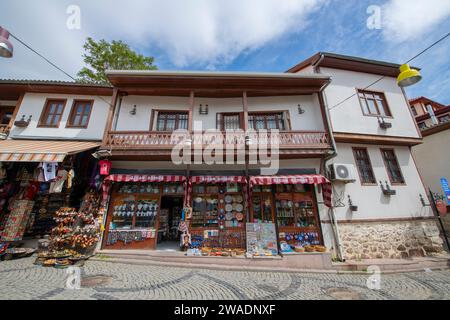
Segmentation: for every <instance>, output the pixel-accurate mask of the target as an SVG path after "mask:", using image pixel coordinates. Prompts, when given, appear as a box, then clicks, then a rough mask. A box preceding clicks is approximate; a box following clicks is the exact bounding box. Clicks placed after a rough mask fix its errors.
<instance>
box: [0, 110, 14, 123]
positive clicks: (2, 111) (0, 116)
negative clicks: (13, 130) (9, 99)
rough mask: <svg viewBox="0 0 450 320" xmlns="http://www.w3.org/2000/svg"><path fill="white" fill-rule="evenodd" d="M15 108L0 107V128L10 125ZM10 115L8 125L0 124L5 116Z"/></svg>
mask: <svg viewBox="0 0 450 320" xmlns="http://www.w3.org/2000/svg"><path fill="white" fill-rule="evenodd" d="M14 108H15V106H0V126H8V125H9V124H10V123H11V119H12V116H13V115H14ZM8 113H11V118H10V119H9V121H8V123H4V124H1V122H2V121H3V118H5V116H6V114H8Z"/></svg>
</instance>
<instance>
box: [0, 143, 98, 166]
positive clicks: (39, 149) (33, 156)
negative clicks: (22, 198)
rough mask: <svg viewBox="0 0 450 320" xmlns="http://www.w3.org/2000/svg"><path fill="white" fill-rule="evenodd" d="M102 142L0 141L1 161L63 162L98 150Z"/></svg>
mask: <svg viewBox="0 0 450 320" xmlns="http://www.w3.org/2000/svg"><path fill="white" fill-rule="evenodd" d="M98 146H100V142H91V141H54V140H53V141H49V140H3V141H0V161H10V162H62V161H63V160H64V158H65V157H66V156H68V155H72V154H76V153H79V152H83V151H86V150H89V149H93V148H97V147H98Z"/></svg>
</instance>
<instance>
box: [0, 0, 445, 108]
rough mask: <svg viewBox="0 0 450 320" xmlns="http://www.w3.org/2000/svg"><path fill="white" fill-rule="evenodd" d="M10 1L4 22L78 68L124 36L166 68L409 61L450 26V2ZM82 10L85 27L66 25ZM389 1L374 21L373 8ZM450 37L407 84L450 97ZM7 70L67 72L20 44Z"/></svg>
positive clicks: (49, 75) (2, 72) (1, 14)
mask: <svg viewBox="0 0 450 320" xmlns="http://www.w3.org/2000/svg"><path fill="white" fill-rule="evenodd" d="M112 3H113V2H112V1H108V0H96V1H87V0H78V1H69V0H41V1H32V0H22V1H17V0H3V1H2V10H1V11H0V25H2V26H4V27H6V28H7V29H9V30H10V31H11V33H13V34H15V35H16V36H19V37H20V38H21V39H22V40H24V41H25V42H27V43H29V44H30V45H31V46H32V47H33V48H35V49H36V50H38V51H39V52H41V53H43V54H44V55H45V56H46V57H48V58H49V59H51V60H52V61H54V62H55V63H57V64H58V65H59V66H61V67H62V68H63V69H64V70H66V71H67V72H69V73H70V74H76V72H77V71H78V70H79V69H80V68H81V67H82V66H83V61H82V58H81V54H82V44H83V41H84V39H85V38H86V37H87V36H92V37H94V38H95V39H101V38H105V39H108V40H112V39H121V40H123V41H125V42H127V43H129V44H130V45H131V46H132V47H133V49H135V50H137V51H138V52H140V53H143V54H148V55H153V56H154V57H155V61H156V64H157V65H158V67H159V68H160V69H165V70H169V69H170V70H176V69H184V70H242V71H274V72H280V71H285V70H286V69H288V68H289V67H291V66H293V65H295V64H296V63H298V62H299V61H301V60H303V59H305V58H307V57H309V56H311V55H313V54H314V53H316V52H317V51H329V52H335V53H340V54H348V55H354V56H361V57H365V58H371V59H378V60H385V61H391V62H396V63H402V62H403V61H405V60H408V59H409V58H411V57H412V56H414V55H415V54H416V53H418V52H419V51H421V50H422V49H423V48H425V47H426V46H428V45H429V44H431V43H433V42H434V41H435V40H437V39H438V38H440V37H441V36H443V35H445V34H447V33H448V32H450V1H448V0H409V1H406V0H382V1H381V0H380V1H374V0H372V1H365V0H359V1H356V0H355V1H342V0H304V1H302V0H282V1H280V0H240V1H238V0H228V1H220V0H195V1H194V0H191V1H186V0H183V1H178V0H166V1H157V0H147V1H144V0H129V1H128V2H127V5H126V8H123V7H120V6H114V5H111V4H112ZM73 4H75V5H77V6H78V8H79V9H80V20H79V21H80V23H81V24H80V28H75V29H70V28H67V26H66V23H67V20H68V19H69V18H70V17H71V16H72V13H73V11H71V10H70V5H73ZM371 5H375V6H379V8H380V18H381V20H380V22H381V24H380V27H381V28H380V29H369V28H368V27H367V19H368V18H369V17H370V14H368V13H367V8H368V7H369V6H371ZM449 52H450V38H447V40H445V41H444V42H442V43H441V44H439V45H438V46H436V47H434V48H433V49H432V50H430V51H429V52H427V53H425V54H424V55H423V56H421V57H420V58H418V59H416V60H414V62H413V63H412V64H413V65H416V66H418V67H421V68H422V75H423V77H424V79H423V80H422V82H420V83H419V84H417V85H415V86H414V87H410V88H408V89H407V93H408V96H409V97H415V96H420V95H424V96H428V97H430V98H432V99H435V100H437V101H439V102H442V103H444V104H450V90H448V89H449V87H450V54H449ZM0 78H22V79H60V80H68V79H67V78H66V77H65V76H64V75H63V74H61V73H59V72H58V71H56V70H54V69H52V67H51V66H49V65H48V64H46V63H45V62H43V61H41V60H40V59H39V58H38V57H36V56H33V54H32V53H31V52H30V51H28V50H27V49H25V48H24V47H23V46H21V45H20V44H18V43H15V57H14V58H13V59H1V60H0Z"/></svg>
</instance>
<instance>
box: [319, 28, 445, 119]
mask: <svg viewBox="0 0 450 320" xmlns="http://www.w3.org/2000/svg"><path fill="white" fill-rule="evenodd" d="M449 36H450V32H449V33H447V34H446V35H445V36H443V37H442V38H440V39H439V40H437V41H435V42H434V43H432V44H431V45H429V46H428V47H426V48H425V49H423V50H422V51H420V52H419V53H418V54H416V55H415V56H413V57H412V58H411V59H409V60H408V61H406V62H405V63H410V62H411V61H413V60H414V59H416V58H417V57H419V56H420V55H422V54H424V53H425V52H426V51H428V50H430V49H431V48H432V47H434V46H435V45H437V44H438V43H440V42H441V41H443V40H444V39H446V38H448V37H449ZM384 78H386V76H381V77H380V78H378V79H377V80H375V81H374V82H372V83H371V84H369V85H368V86H366V87H364V88H363V90H366V89H368V88H370V87H371V86H373V85H374V84H376V83H378V82H380V81H381V80H383V79H384ZM354 96H356V93H353V94H352V95H350V96H348V97H347V98H345V99H344V100H342V101H340V102H338V103H337V104H335V105H334V106H332V107H330V108H328V110H333V109H334V108H336V107H338V106H340V105H341V104H343V103H344V102H346V101H348V100H349V99H351V98H353V97H354Z"/></svg>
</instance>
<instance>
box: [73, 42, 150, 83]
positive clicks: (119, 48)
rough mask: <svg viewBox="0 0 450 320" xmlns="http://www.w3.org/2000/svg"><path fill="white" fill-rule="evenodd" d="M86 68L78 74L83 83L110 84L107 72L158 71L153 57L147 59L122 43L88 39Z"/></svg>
mask: <svg viewBox="0 0 450 320" xmlns="http://www.w3.org/2000/svg"><path fill="white" fill-rule="evenodd" d="M83 48H84V50H85V53H84V54H83V59H84V62H85V63H86V67H84V68H83V69H81V71H80V72H78V74H77V76H78V81H80V82H83V83H96V84H109V81H108V79H107V78H106V75H105V71H106V70H156V69H158V68H157V67H156V66H155V65H153V60H154V59H153V57H146V56H144V55H142V54H138V53H136V52H135V51H133V50H132V49H131V48H130V47H129V46H128V45H127V44H126V43H124V42H122V41H115V40H113V41H111V42H107V41H106V40H103V39H102V40H100V41H98V42H96V41H95V40H93V39H92V38H87V39H86V43H85V44H84V46H83Z"/></svg>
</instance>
